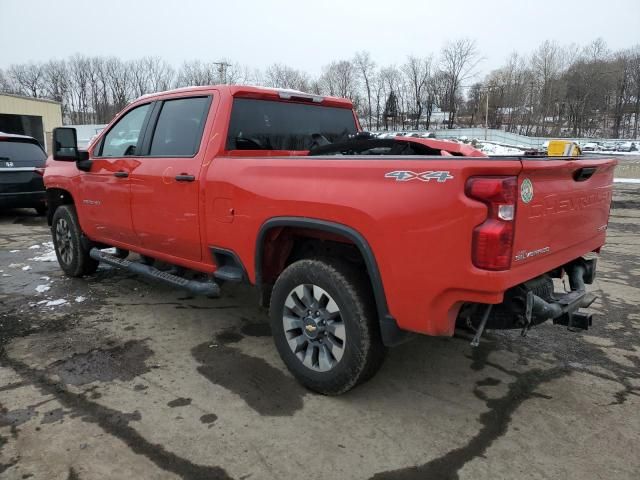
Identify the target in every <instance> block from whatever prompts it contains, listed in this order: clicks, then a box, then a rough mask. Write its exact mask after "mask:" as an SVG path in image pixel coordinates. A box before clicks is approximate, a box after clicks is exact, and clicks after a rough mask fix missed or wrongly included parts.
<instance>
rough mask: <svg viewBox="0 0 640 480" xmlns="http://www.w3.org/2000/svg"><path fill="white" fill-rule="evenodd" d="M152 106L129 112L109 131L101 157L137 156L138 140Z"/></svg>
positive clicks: (144, 106) (140, 107) (147, 105)
mask: <svg viewBox="0 0 640 480" xmlns="http://www.w3.org/2000/svg"><path fill="white" fill-rule="evenodd" d="M149 108H150V104H146V105H141V106H139V107H136V108H134V109H133V110H130V111H128V112H127V113H125V115H124V116H123V117H122V118H121V119H120V120H118V122H117V123H116V124H115V125H114V126H113V127H112V128H111V130H109V132H108V133H107V134H106V135H105V137H104V140H103V141H102V149H101V152H100V156H101V157H126V156H131V155H136V148H137V147H138V140H140V135H141V131H142V126H143V125H144V121H145V118H146V117H147V113H148V112H149Z"/></svg>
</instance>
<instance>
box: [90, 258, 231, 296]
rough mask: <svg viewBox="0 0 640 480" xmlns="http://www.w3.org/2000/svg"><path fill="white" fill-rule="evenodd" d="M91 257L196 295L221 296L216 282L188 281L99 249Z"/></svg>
mask: <svg viewBox="0 0 640 480" xmlns="http://www.w3.org/2000/svg"><path fill="white" fill-rule="evenodd" d="M89 255H91V258H93V259H94V260H97V261H98V262H104V263H106V264H108V265H111V266H113V267H118V268H122V269H125V270H128V271H130V272H132V273H135V274H137V275H142V276H143V277H146V278H150V279H153V280H159V281H161V282H164V283H166V284H169V285H171V286H173V287H178V288H183V289H185V290H188V291H189V292H191V293H193V294H195V295H206V296H207V297H210V298H217V297H219V296H220V286H219V285H218V284H217V283H215V282H211V281H206V282H202V281H198V280H188V279H186V278H183V277H179V276H177V275H173V274H171V273H168V272H163V271H162V270H158V269H157V268H155V267H152V266H151V265H144V264H142V263H140V262H132V261H130V260H127V259H122V258H118V257H116V256H114V255H110V254H108V253H106V252H103V251H101V250H98V249H97V248H92V249H91V251H90V252H89Z"/></svg>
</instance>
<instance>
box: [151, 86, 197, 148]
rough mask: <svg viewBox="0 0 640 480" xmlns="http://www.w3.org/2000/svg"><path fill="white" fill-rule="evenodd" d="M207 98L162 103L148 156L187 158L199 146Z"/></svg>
mask: <svg viewBox="0 0 640 480" xmlns="http://www.w3.org/2000/svg"><path fill="white" fill-rule="evenodd" d="M209 102H210V97H194V98H180V99H176V100H166V101H165V102H163V104H162V110H161V111H160V115H159V116H158V122H157V123H156V128H155V130H154V133H153V140H152V141H151V150H150V151H149V156H151V157H191V156H193V155H195V154H196V152H197V151H198V148H199V147H200V139H201V138H202V130H203V128H204V123H205V120H206V117H207V111H208V107H209Z"/></svg>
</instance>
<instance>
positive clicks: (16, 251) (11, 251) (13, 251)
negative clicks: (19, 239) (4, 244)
mask: <svg viewBox="0 0 640 480" xmlns="http://www.w3.org/2000/svg"><path fill="white" fill-rule="evenodd" d="M19 251H20V250H9V253H18V252H19Z"/></svg>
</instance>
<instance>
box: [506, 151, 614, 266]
mask: <svg viewBox="0 0 640 480" xmlns="http://www.w3.org/2000/svg"><path fill="white" fill-rule="evenodd" d="M616 163H617V162H616V161H615V160H613V159H558V160H555V159H553V160H552V159H545V160H536V159H523V160H522V167H523V168H522V172H521V173H520V175H519V178H518V186H519V188H518V192H519V195H518V206H517V210H516V212H517V213H516V228H515V239H514V249H513V252H514V253H513V255H514V261H513V267H517V266H518V265H522V264H526V263H529V262H533V261H535V259H536V257H544V256H547V255H556V254H560V253H561V252H562V251H566V253H567V255H569V256H573V257H574V258H575V257H577V256H580V255H584V254H585V253H588V252H589V251H590V250H591V249H592V248H591V247H587V245H591V246H592V245H593V244H594V241H596V240H597V239H598V238H601V239H602V242H601V243H600V244H599V245H600V246H601V245H602V244H604V240H605V235H606V229H607V223H608V221H609V208H610V205H611V193H612V188H613V169H614V167H615V165H616ZM581 244H584V245H585V248H586V251H584V252H583V251H581V250H580V245H581ZM561 256H562V255H561ZM566 260H567V261H569V260H572V258H567V259H566ZM558 266H560V265H558Z"/></svg>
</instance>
